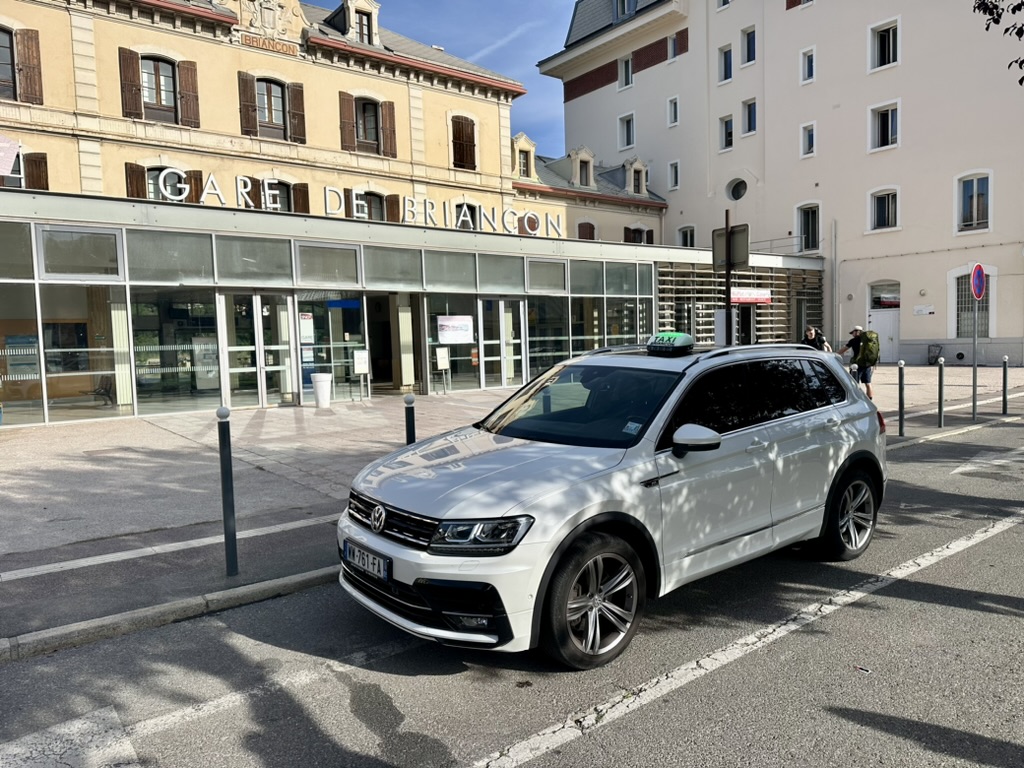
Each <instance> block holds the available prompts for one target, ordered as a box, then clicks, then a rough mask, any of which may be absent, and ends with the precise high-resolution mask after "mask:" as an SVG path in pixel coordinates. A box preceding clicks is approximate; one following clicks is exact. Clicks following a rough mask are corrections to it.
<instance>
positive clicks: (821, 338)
mask: <svg viewBox="0 0 1024 768" xmlns="http://www.w3.org/2000/svg"><path fill="white" fill-rule="evenodd" d="M800 343H801V344H806V345H807V346H808V347H814V348H815V349H817V350H818V351H820V352H831V351H832V345H831V344H829V343H828V339H826V338H825V334H823V333H822V332H821V331H819V330H818V329H817V328H815V327H814V326H813V325H808V326H807V328H805V329H804V337H803V338H802V339H800Z"/></svg>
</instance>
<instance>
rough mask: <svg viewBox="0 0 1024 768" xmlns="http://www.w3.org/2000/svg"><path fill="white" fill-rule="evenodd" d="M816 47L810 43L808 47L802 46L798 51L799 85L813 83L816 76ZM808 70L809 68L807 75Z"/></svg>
mask: <svg viewBox="0 0 1024 768" xmlns="http://www.w3.org/2000/svg"><path fill="white" fill-rule="evenodd" d="M817 49H818V46H816V45H812V46H810V47H809V48H804V49H803V50H802V51H800V85H809V84H810V83H813V82H814V81H815V79H816V78H817V76H818V70H817V52H818V50H817ZM808 65H809V66H808ZM808 70H810V74H809V76H808Z"/></svg>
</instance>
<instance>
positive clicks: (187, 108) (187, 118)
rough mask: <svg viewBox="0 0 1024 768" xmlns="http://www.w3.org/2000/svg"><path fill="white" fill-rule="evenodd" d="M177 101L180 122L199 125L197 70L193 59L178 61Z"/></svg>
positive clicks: (191, 126) (193, 126)
mask: <svg viewBox="0 0 1024 768" xmlns="http://www.w3.org/2000/svg"><path fill="white" fill-rule="evenodd" d="M178 102H179V104H180V109H179V111H178V114H180V115H181V124H182V125H184V126H186V127H188V128H198V127H199V72H198V70H197V69H196V63H195V62H194V61H179V62H178Z"/></svg>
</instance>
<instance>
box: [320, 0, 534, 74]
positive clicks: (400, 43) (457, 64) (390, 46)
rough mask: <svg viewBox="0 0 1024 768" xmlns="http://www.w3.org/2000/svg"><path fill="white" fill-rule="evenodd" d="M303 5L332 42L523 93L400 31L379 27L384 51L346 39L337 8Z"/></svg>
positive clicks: (471, 65) (467, 62) (474, 65)
mask: <svg viewBox="0 0 1024 768" xmlns="http://www.w3.org/2000/svg"><path fill="white" fill-rule="evenodd" d="M301 5H302V12H303V13H305V14H306V18H307V19H308V20H309V23H310V25H311V26H313V27H314V28H316V31H317V32H318V33H319V34H320V35H321V36H323V37H325V38H327V39H329V40H337V41H339V42H342V41H343V42H344V43H345V44H346V45H347V46H349V47H351V48H354V49H356V50H360V49H361V50H365V51H366V52H367V54H374V53H381V52H383V53H387V54H392V55H398V56H401V57H403V58H405V59H410V60H413V61H420V62H422V63H424V64H426V65H431V66H433V67H438V66H440V67H445V68H446V69H453V70H457V71H459V72H464V73H466V74H468V75H475V76H477V77H486V78H488V79H490V80H497V81H499V82H502V83H507V84H508V85H509V86H510V87H512V88H513V89H517V90H523V86H522V84H521V83H519V82H518V81H516V80H513V79H512V78H510V77H506V76H505V75H502V74H499V73H497V72H494V71H492V70H490V69H486V68H484V67H479V66H477V65H476V64H473V63H472V62H469V61H466V60H465V59H460V58H459V57H458V56H453V55H452V54H450V53H446V52H445V51H443V50H442V49H440V48H436V47H434V46H432V45H426V44H425V43H420V42H417V41H415V40H412V39H410V38H408V37H405V36H404V35H400V34H398V33H397V32H392V31H391V30H390V29H385V28H384V27H380V26H379V27H378V28H377V33H378V35H379V36H380V44H381V47H380V48H378V47H376V46H372V45H367V44H365V43H360V42H358V41H355V40H352V39H351V38H348V37H345V34H344V32H343V30H341V29H339V28H338V27H337V26H335V24H334V23H333V22H334V21H335V20H336V19H337V16H336V15H335V14H336V13H337V9H335V10H333V11H332V10H329V9H327V8H321V7H320V6H318V5H309V4H307V3H301Z"/></svg>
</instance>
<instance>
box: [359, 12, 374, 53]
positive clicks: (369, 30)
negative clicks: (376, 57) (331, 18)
mask: <svg viewBox="0 0 1024 768" xmlns="http://www.w3.org/2000/svg"><path fill="white" fill-rule="evenodd" d="M355 22H356V23H355V27H356V40H358V41H359V42H360V43H362V44H363V45H373V14H372V13H369V12H368V11H356V18H355Z"/></svg>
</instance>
